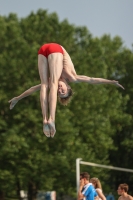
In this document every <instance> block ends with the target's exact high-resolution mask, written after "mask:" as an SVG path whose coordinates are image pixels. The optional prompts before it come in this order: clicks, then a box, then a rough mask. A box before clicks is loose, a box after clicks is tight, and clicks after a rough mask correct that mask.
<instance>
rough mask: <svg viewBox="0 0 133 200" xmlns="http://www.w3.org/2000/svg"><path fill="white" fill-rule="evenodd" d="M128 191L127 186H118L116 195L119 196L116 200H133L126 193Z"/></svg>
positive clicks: (124, 184) (123, 184)
mask: <svg viewBox="0 0 133 200" xmlns="http://www.w3.org/2000/svg"><path fill="white" fill-rule="evenodd" d="M128 189H129V186H128V185H127V184H126V183H122V184H120V185H119V186H118V189H117V193H118V195H121V196H120V197H119V198H118V200H133V197H132V196H131V195H129V194H128V193H127V192H128Z"/></svg>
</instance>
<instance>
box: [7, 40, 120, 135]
mask: <svg viewBox="0 0 133 200" xmlns="http://www.w3.org/2000/svg"><path fill="white" fill-rule="evenodd" d="M38 71H39V75H40V80H41V84H39V85H36V86H33V87H31V88H30V89H28V90H26V91H25V92H24V93H22V94H21V95H20V96H18V97H14V98H13V99H11V100H10V101H9V103H11V104H10V109H12V108H13V107H14V106H15V104H16V103H17V102H18V101H19V100H20V99H22V98H24V97H26V96H28V95H30V94H32V93H33V92H35V91H37V90H40V103H41V109H42V115H43V132H44V134H45V135H46V136H47V137H50V136H51V137H54V135H55V132H56V129H55V112H56V103H57V96H58V100H59V102H60V103H61V104H63V105H67V104H68V102H69V101H70V98H71V97H72V94H73V92H72V89H71V87H70V85H69V82H70V83H71V82H74V83H78V82H86V83H90V84H113V85H116V86H119V87H121V88H122V89H124V88H123V86H122V85H120V84H119V83H118V81H115V80H108V79H102V78H92V77H88V76H84V75H77V73H76V71H75V68H74V65H73V63H72V60H71V58H70V56H69V54H68V53H67V51H66V50H65V49H64V48H63V47H62V46H61V45H59V44H57V43H48V44H44V45H42V46H41V48H40V49H39V51H38ZM48 112H49V114H48Z"/></svg>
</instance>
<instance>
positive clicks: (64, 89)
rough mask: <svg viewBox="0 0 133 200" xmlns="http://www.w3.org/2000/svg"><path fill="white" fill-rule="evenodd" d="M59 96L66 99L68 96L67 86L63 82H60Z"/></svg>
mask: <svg viewBox="0 0 133 200" xmlns="http://www.w3.org/2000/svg"><path fill="white" fill-rule="evenodd" d="M58 95H59V96H60V97H61V98H65V97H67V96H68V90H67V85H66V83H65V82H63V81H59V82H58Z"/></svg>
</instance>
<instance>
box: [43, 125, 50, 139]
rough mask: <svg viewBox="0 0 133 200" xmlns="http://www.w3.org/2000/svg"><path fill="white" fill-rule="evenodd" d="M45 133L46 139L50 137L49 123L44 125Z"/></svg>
mask: <svg viewBox="0 0 133 200" xmlns="http://www.w3.org/2000/svg"><path fill="white" fill-rule="evenodd" d="M43 133H44V134H45V135H46V137H50V128H49V126H48V123H44V124H43Z"/></svg>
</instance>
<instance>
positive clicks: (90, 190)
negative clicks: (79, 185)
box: [82, 183, 98, 200]
mask: <svg viewBox="0 0 133 200" xmlns="http://www.w3.org/2000/svg"><path fill="white" fill-rule="evenodd" d="M82 194H83V195H84V196H85V197H86V200H94V198H95V197H96V196H98V195H97V193H96V190H95V189H94V187H93V185H92V183H88V184H86V185H85V186H84V188H83V191H82Z"/></svg>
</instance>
